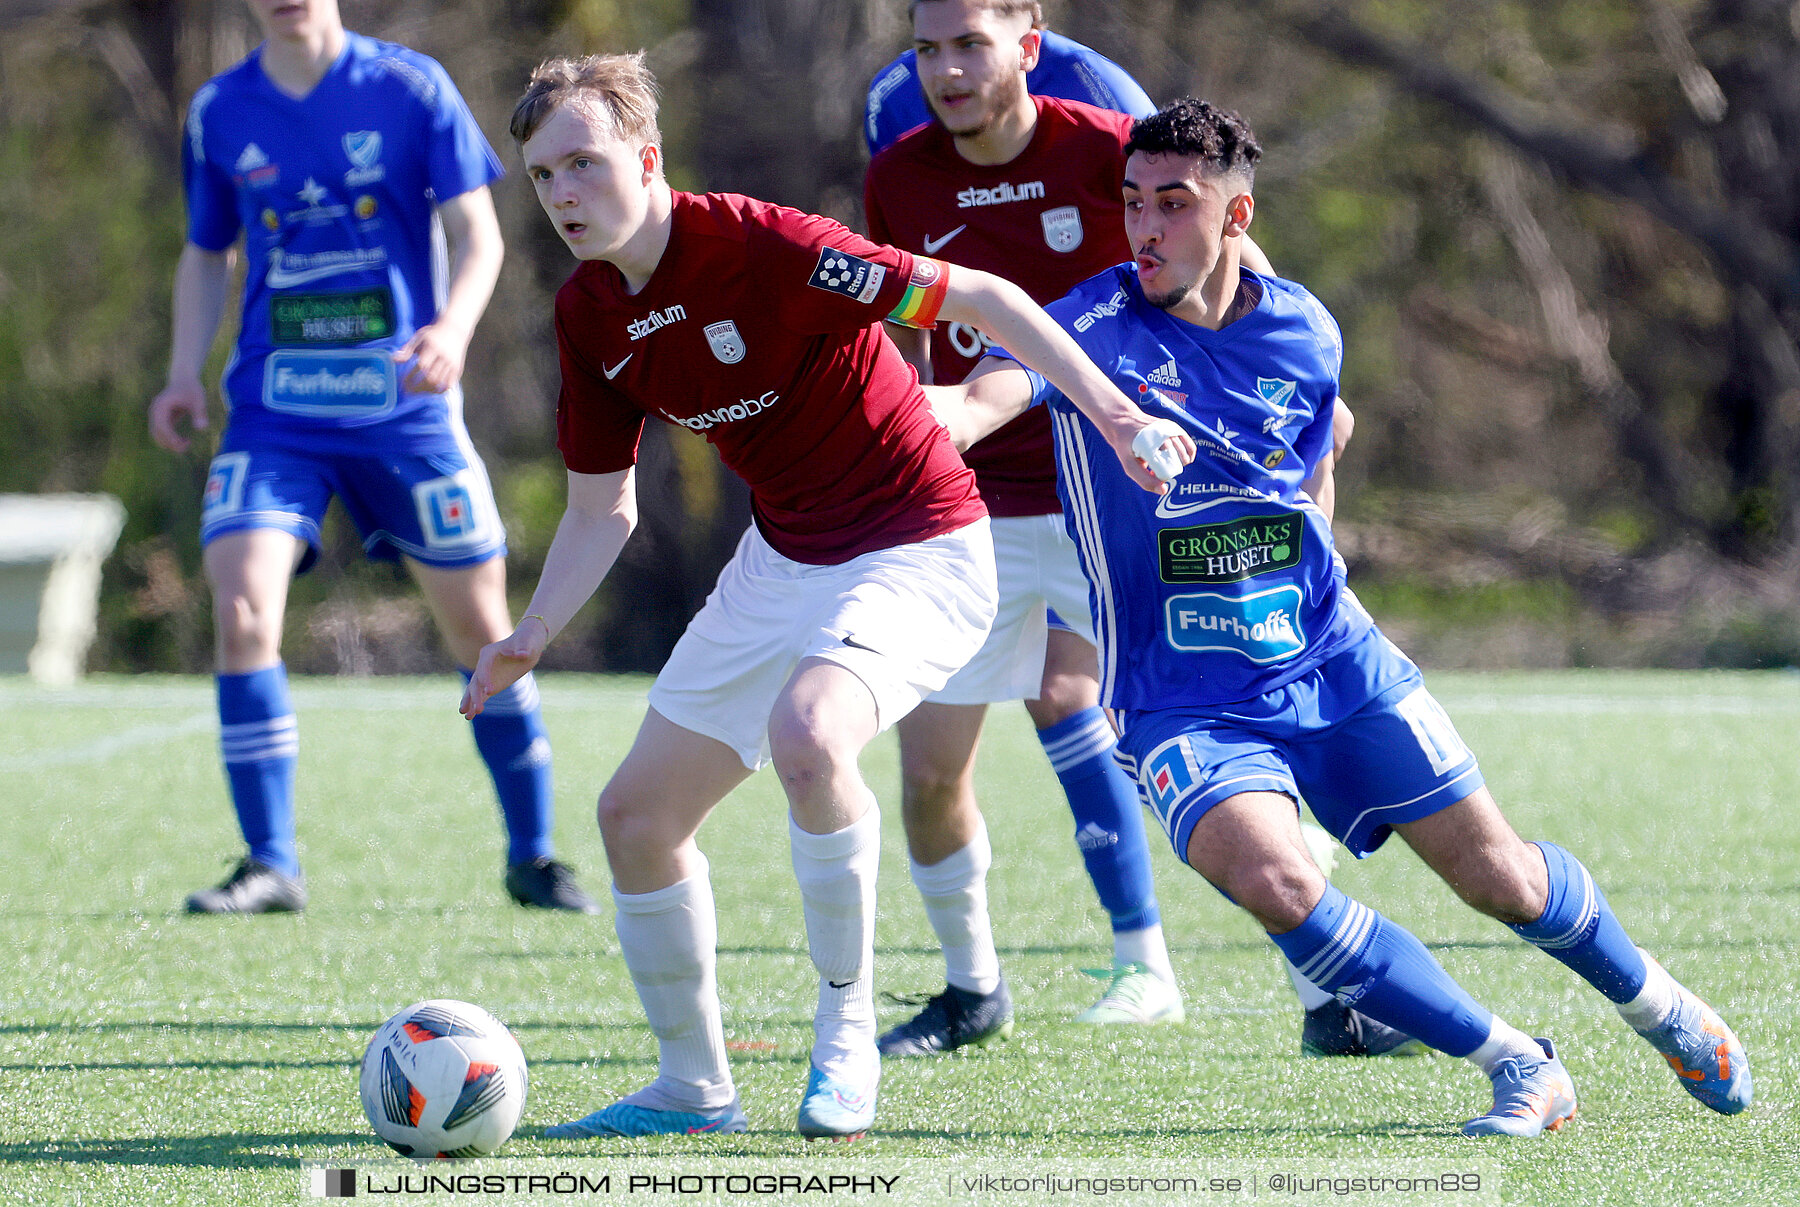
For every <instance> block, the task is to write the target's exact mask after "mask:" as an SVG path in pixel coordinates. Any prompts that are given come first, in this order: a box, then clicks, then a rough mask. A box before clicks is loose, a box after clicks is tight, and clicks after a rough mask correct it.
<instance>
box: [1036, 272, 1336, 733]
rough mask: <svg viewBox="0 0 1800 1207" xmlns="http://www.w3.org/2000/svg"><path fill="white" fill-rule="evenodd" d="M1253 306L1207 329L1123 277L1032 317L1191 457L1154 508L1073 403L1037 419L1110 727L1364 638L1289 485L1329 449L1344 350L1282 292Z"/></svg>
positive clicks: (1240, 696) (1314, 522) (1298, 671)
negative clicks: (1172, 427) (1083, 586)
mask: <svg viewBox="0 0 1800 1207" xmlns="http://www.w3.org/2000/svg"><path fill="white" fill-rule="evenodd" d="M1245 274H1246V276H1247V277H1250V278H1253V279H1254V280H1255V281H1256V282H1257V283H1258V284H1260V285H1261V287H1262V298H1261V300H1260V301H1259V302H1258V303H1257V306H1256V309H1255V310H1254V311H1253V312H1251V313H1250V314H1248V315H1246V316H1244V317H1243V318H1240V319H1238V320H1237V321H1236V322H1234V323H1232V324H1230V325H1229V326H1227V327H1226V328H1224V329H1223V330H1221V331H1212V330H1208V329H1207V328H1204V327H1199V326H1196V325H1194V324H1192V323H1188V322H1185V321H1183V320H1181V319H1178V318H1175V317H1174V316H1172V315H1170V314H1168V313H1166V312H1165V311H1162V310H1160V309H1158V308H1157V307H1155V306H1152V305H1150V304H1149V303H1148V302H1146V301H1145V300H1144V296H1143V293H1142V292H1141V291H1140V290H1139V288H1138V279H1137V272H1136V269H1135V268H1134V267H1133V266H1132V265H1130V264H1121V265H1118V266H1116V267H1114V268H1110V269H1108V270H1107V271H1106V272H1103V273H1101V274H1099V275H1098V276H1095V277H1091V278H1089V279H1088V280H1086V281H1084V282H1082V283H1081V284H1080V285H1078V286H1077V287H1076V288H1075V289H1074V290H1072V291H1070V293H1069V294H1068V295H1067V296H1066V297H1064V298H1062V299H1060V300H1059V301H1057V302H1054V303H1052V304H1051V305H1050V306H1049V307H1048V310H1049V312H1050V314H1051V315H1052V316H1053V317H1054V318H1056V320H1057V321H1058V322H1060V323H1061V324H1062V325H1063V326H1064V327H1065V328H1067V329H1068V330H1069V331H1070V333H1071V334H1073V335H1074V337H1075V339H1076V341H1077V342H1079V343H1080V344H1081V346H1082V348H1083V349H1084V350H1085V351H1086V352H1087V353H1088V355H1089V356H1090V357H1091V358H1092V359H1093V361H1094V363H1095V364H1096V365H1098V366H1100V368H1102V369H1103V370H1105V371H1107V373H1108V374H1109V375H1110V376H1111V377H1112V379H1113V381H1114V382H1115V383H1116V384H1117V385H1118V386H1119V388H1120V389H1121V390H1123V391H1124V392H1125V393H1126V395H1127V396H1129V397H1131V398H1134V399H1136V400H1137V402H1138V404H1139V405H1140V406H1141V407H1143V409H1144V410H1145V411H1147V412H1149V413H1150V414H1151V415H1154V416H1157V417H1159V418H1165V419H1171V420H1174V421H1175V422H1176V423H1178V424H1180V425H1181V427H1182V428H1183V429H1185V430H1186V431H1187V432H1188V434H1189V435H1191V436H1192V437H1193V438H1194V442H1195V443H1196V444H1197V445H1198V446H1199V452H1198V454H1197V455H1196V456H1195V458H1194V462H1193V464H1191V465H1189V466H1188V467H1187V468H1186V469H1184V470H1183V471H1182V473H1181V474H1180V475H1179V476H1178V477H1176V479H1175V481H1174V484H1173V489H1172V490H1171V491H1170V493H1168V494H1167V495H1164V496H1162V497H1160V498H1159V497H1158V496H1156V495H1153V494H1151V493H1149V492H1148V491H1146V490H1144V489H1142V488H1141V487H1139V486H1138V485H1137V484H1136V483H1134V482H1132V481H1131V480H1130V479H1129V478H1127V477H1126V475H1125V472H1124V470H1123V469H1122V468H1121V467H1120V465H1119V463H1118V459H1117V458H1116V457H1115V456H1114V455H1113V452H1112V449H1111V447H1110V446H1109V445H1108V444H1107V443H1106V441H1105V440H1104V439H1102V438H1101V436H1100V433H1099V432H1098V431H1097V430H1096V429H1095V428H1094V426H1093V425H1092V424H1090V423H1089V422H1088V421H1087V420H1086V419H1085V418H1083V417H1082V416H1081V414H1080V412H1079V411H1077V410H1076V409H1075V407H1074V405H1073V404H1072V403H1071V402H1069V400H1068V399H1067V398H1065V397H1064V396H1063V395H1062V394H1061V393H1060V392H1059V391H1057V390H1056V389H1055V388H1054V387H1053V386H1050V385H1049V384H1048V383H1046V382H1045V381H1044V380H1043V379H1042V378H1041V377H1037V376H1036V375H1035V374H1034V375H1033V378H1034V386H1035V387H1036V398H1037V401H1039V402H1041V403H1044V404H1046V405H1048V406H1049V407H1050V408H1051V420H1052V427H1053V429H1054V431H1055V437H1056V455H1057V493H1058V494H1059V495H1060V496H1061V497H1062V503H1063V516H1064V521H1065V523H1066V524H1067V525H1068V529H1069V535H1070V537H1071V538H1072V539H1073V540H1074V542H1075V545H1076V549H1077V552H1078V554H1079V556H1080V558H1081V564H1082V568H1083V570H1085V571H1086V573H1087V576H1088V582H1089V587H1090V592H1089V600H1090V603H1091V605H1092V608H1093V613H1094V626H1095V630H1094V631H1095V637H1096V645H1097V646H1098V647H1099V651H1100V684H1101V699H1102V701H1103V702H1104V703H1106V704H1107V705H1109V706H1110V707H1113V708H1117V709H1122V710H1125V711H1127V712H1132V711H1139V710H1145V709H1159V708H1175V707H1181V706H1184V705H1197V704H1198V705H1204V704H1218V703H1226V702H1229V701H1234V700H1245V699H1248V698H1250V697H1252V696H1257V695H1260V694H1262V693H1263V692H1266V691H1271V690H1273V689H1275V688H1278V687H1281V686H1283V685H1284V684H1287V683H1290V682H1292V681H1293V680H1295V679H1297V678H1299V677H1300V676H1301V675H1303V674H1305V673H1306V672H1307V671H1308V670H1310V669H1311V668H1313V667H1315V666H1317V665H1319V664H1320V663H1321V662H1323V661H1324V660H1325V659H1326V658H1328V657H1330V656H1331V655H1332V654H1334V653H1336V652H1338V651H1339V650H1341V649H1343V648H1344V647H1345V646H1346V645H1347V644H1349V643H1350V642H1351V641H1353V640H1354V639H1355V638H1357V637H1359V636H1360V635H1361V634H1362V633H1364V632H1365V631H1366V630H1367V629H1368V628H1369V626H1370V623H1371V622H1370V620H1369V617H1368V614H1367V613H1366V612H1364V611H1363V609H1362V607H1361V605H1360V604H1358V603H1357V602H1356V598H1355V596H1353V595H1352V594H1351V593H1350V591H1349V589H1348V588H1347V587H1346V586H1345V585H1344V563H1343V561H1342V559H1340V558H1339V557H1338V555H1337V550H1336V548H1335V546H1334V545H1333V543H1332V539H1331V526H1330V524H1329V523H1327V521H1326V519H1325V517H1324V515H1323V514H1322V513H1321V512H1320V511H1319V509H1318V508H1317V507H1316V506H1315V505H1314V504H1313V502H1312V500H1311V499H1310V498H1308V497H1307V496H1306V495H1305V493H1304V492H1302V491H1301V489H1300V484H1301V483H1302V482H1303V481H1305V479H1306V478H1307V476H1308V475H1309V474H1310V473H1311V472H1312V470H1313V469H1314V468H1315V467H1316V466H1317V465H1318V464H1319V461H1320V459H1321V458H1322V457H1324V456H1325V455H1326V454H1327V453H1328V452H1329V451H1330V449H1331V414H1332V410H1333V409H1334V407H1335V405H1336V401H1337V390H1338V374H1339V371H1340V369H1341V367H1342V362H1343V344H1342V340H1341V337H1340V335H1339V333H1338V327H1337V323H1336V321H1335V320H1333V319H1332V317H1331V315H1330V314H1329V313H1327V312H1326V310H1325V308H1324V307H1323V306H1321V305H1320V304H1319V302H1318V301H1317V299H1315V298H1314V297H1313V296H1312V295H1311V294H1310V293H1308V292H1307V291H1306V290H1305V289H1303V288H1302V287H1300V286H1299V285H1296V284H1294V283H1293V282H1291V281H1284V280H1280V279H1277V278H1272V277H1263V276H1258V275H1257V274H1255V273H1250V272H1249V271H1248V270H1245Z"/></svg>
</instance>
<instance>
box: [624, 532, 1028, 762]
mask: <svg viewBox="0 0 1800 1207" xmlns="http://www.w3.org/2000/svg"><path fill="white" fill-rule="evenodd" d="M988 524H989V521H988V520H986V519H982V520H978V521H976V522H975V523H973V524H970V525H968V526H966V527H964V528H959V529H958V530H956V531H955V532H949V533H945V534H944V535H942V536H935V537H932V538H930V539H929V540H924V541H919V542H916V543H914V544H909V545H896V546H894V547H893V548H891V549H877V550H874V551H873V552H870V553H865V554H863V555H862V556H860V557H856V558H852V559H851V560H850V561H847V562H845V563H843V564H842V565H838V566H814V565H809V564H807V563H805V562H796V561H792V560H790V559H788V558H785V557H783V556H782V555H781V554H779V553H777V552H775V550H774V549H772V548H770V546H769V543H768V542H767V541H766V540H764V539H763V537H762V534H761V533H760V532H758V531H757V530H756V527H755V525H752V526H751V527H750V529H749V530H748V531H747V532H745V533H744V536H743V539H742V540H740V541H739V542H738V547H737V552H736V553H734V554H733V555H732V558H731V561H730V562H728V563H727V564H726V566H725V569H724V570H722V571H720V572H719V581H718V583H717V585H716V586H714V587H713V590H712V594H711V595H709V596H707V599H706V605H705V606H704V607H702V608H701V609H700V611H699V613H698V614H697V615H695V617H694V619H693V620H691V621H690V622H688V627H687V631H686V632H685V633H683V634H682V636H681V640H680V641H678V642H676V643H675V649H674V650H673V651H672V652H671V653H670V654H669V660H668V662H666V663H664V664H663V669H662V673H661V674H660V675H658V676H657V677H656V682H655V683H654V684H652V685H651V687H650V706H651V707H652V708H654V709H656V711H657V712H659V713H661V714H662V715H663V716H665V717H667V718H668V719H669V720H671V721H673V722H674V723H675V724H677V725H679V726H681V727H682V728H684V729H689V730H692V731H693V732H695V733H698V734H704V735H705V736H707V737H709V738H714V739H717V740H718V741H721V742H723V743H725V744H726V745H727V746H729V747H731V748H732V749H733V750H734V751H736V752H737V755H738V757H739V758H740V759H742V760H743V763H744V766H746V767H748V768H750V769H751V770H752V771H755V770H756V769H757V768H759V767H762V766H763V765H764V764H766V763H767V762H768V761H769V714H770V712H772V711H773V709H774V707H775V701H776V699H777V697H779V696H780V694H781V689H782V688H783V687H784V686H786V684H787V681H788V679H789V678H790V677H791V676H792V675H793V673H794V668H795V666H797V665H798V664H799V662H800V660H801V659H803V658H823V659H825V660H826V661H829V662H834V663H836V664H837V665H839V666H841V667H843V668H844V669H845V670H847V671H849V672H850V673H851V674H853V675H855V676H856V677H857V678H858V679H860V680H862V682H863V683H864V684H865V685H867V687H868V689H869V692H870V694H871V695H873V696H874V698H875V715H876V720H877V722H878V723H879V725H880V726H881V728H882V729H886V728H888V727H889V726H890V725H892V724H894V722H896V721H898V720H899V719H900V718H901V717H903V716H905V715H906V714H907V713H909V712H911V711H912V710H913V709H914V708H916V707H917V706H918V704H919V702H920V701H921V700H923V699H925V697H926V696H928V695H930V694H931V693H932V692H934V691H936V690H938V689H939V688H941V687H942V686H944V683H945V682H946V681H947V680H948V679H949V678H950V676H951V675H952V674H954V673H955V672H956V670H957V668H959V667H961V666H962V664H963V663H964V662H966V661H968V659H969V657H970V656H971V655H972V654H974V653H975V651H976V650H978V649H980V648H981V643H982V641H983V640H984V639H985V638H986V637H987V633H988V628H989V627H990V626H991V625H992V624H993V620H994V609H995V605H996V600H997V599H998V595H999V591H998V588H997V586H996V585H995V581H994V550H993V541H992V538H991V537H990V536H989V529H988Z"/></svg>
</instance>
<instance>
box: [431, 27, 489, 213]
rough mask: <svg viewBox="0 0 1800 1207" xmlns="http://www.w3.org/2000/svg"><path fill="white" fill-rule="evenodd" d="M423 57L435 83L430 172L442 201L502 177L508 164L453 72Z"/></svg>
mask: <svg viewBox="0 0 1800 1207" xmlns="http://www.w3.org/2000/svg"><path fill="white" fill-rule="evenodd" d="M420 57H421V64H420V65H421V66H422V67H423V68H425V70H426V72H427V75H428V76H429V78H430V80H431V83H432V84H433V85H434V91H433V95H432V97H431V99H430V100H428V101H427V107H428V109H429V110H430V113H431V151H430V155H429V168H428V172H429V175H430V180H431V192H432V196H433V197H435V198H436V200H437V201H438V203H439V204H442V203H443V202H446V201H448V200H450V199H451V198H452V197H460V196H462V195H463V194H464V193H467V192H470V191H472V190H474V189H478V188H481V187H482V186H483V185H486V184H488V183H489V182H491V181H494V180H497V179H499V178H500V176H502V175H503V174H504V173H505V168H503V167H502V166H501V163H500V157H499V156H497V155H495V154H494V148H493V147H492V146H490V145H489V144H488V140H487V136H486V135H485V134H483V133H482V132H481V126H480V125H479V124H477V122H476V121H475V115H474V114H473V113H471V112H470V111H469V105H468V102H467V101H465V100H463V97H462V93H460V92H458V91H457V90H456V85H455V84H453V83H452V82H451V81H450V74H449V72H447V71H445V70H444V69H443V67H442V66H441V65H439V63H438V62H437V61H436V60H435V59H427V58H424V57H423V56H420Z"/></svg>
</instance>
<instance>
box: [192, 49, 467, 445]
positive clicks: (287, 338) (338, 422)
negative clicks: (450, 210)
mask: <svg viewBox="0 0 1800 1207" xmlns="http://www.w3.org/2000/svg"><path fill="white" fill-rule="evenodd" d="M261 59H262V51H261V49H260V48H258V49H257V50H256V51H253V52H252V53H251V54H250V56H249V57H248V58H246V59H245V60H244V61H243V62H241V63H239V64H238V65H237V66H236V67H233V68H232V69H231V70H229V71H227V72H225V73H224V74H222V75H219V76H216V77H214V78H213V79H212V80H210V81H209V82H208V83H207V84H206V85H205V86H204V87H202V88H201V89H200V91H199V92H197V93H195V94H194V99H193V101H192V102H191V103H190V105H189V107H188V118H187V127H186V131H185V137H184V138H183V139H182V167H183V181H184V185H185V189H186V194H187V206H188V239H189V241H190V242H192V243H194V244H195V245H197V246H199V247H202V248H206V249H208V250H212V251H223V250H224V249H226V248H228V247H230V246H231V245H232V244H233V243H234V242H236V241H237V239H238V237H239V234H240V233H241V234H242V236H243V239H244V254H245V259H246V276H245V282H244V303H243V313H242V321H241V326H240V328H239V331H238V337H237V346H236V349H235V351H234V353H233V356H232V359H231V363H230V364H229V365H228V366H227V368H226V371H225V379H224V382H223V389H224V393H225V397H226V400H227V403H228V405H229V406H230V408H231V421H230V426H231V438H232V439H233V440H235V441H236V442H238V443H239V444H242V443H244V442H245V441H247V440H248V441H256V440H263V439H270V438H272V439H275V440H277V441H289V442H292V441H296V440H297V441H303V442H304V443H305V444H306V446H307V447H309V448H312V449H315V450H317V451H320V452H331V451H346V452H347V451H359V452H365V453H366V452H368V451H370V450H371V445H372V442H381V443H384V444H385V443H388V442H392V444H393V446H395V447H405V448H407V449H410V450H412V451H414V452H418V453H430V452H437V451H448V450H451V449H454V448H455V447H457V442H458V439H459V433H460V431H461V417H460V414H458V413H456V412H457V410H458V408H459V406H460V395H459V394H458V392H456V391H451V392H450V394H449V395H441V394H417V393H412V392H409V391H407V390H406V389H405V388H404V386H403V385H402V384H401V379H402V378H403V376H404V373H405V368H406V366H404V365H396V364H395V363H394V361H393V359H392V357H391V356H390V355H389V354H390V352H391V351H392V350H393V349H395V348H398V347H400V346H401V345H403V344H404V343H405V342H406V341H407V340H408V339H409V338H411V336H412V334H413V332H414V331H416V330H417V329H418V328H420V327H422V326H425V325H427V324H429V323H430V322H431V321H432V320H433V319H434V318H435V316H436V315H437V312H438V308H439V307H440V306H441V305H442V303H443V292H444V289H445V287H446V284H447V268H448V265H447V258H446V255H445V245H444V239H443V233H442V228H441V226H440V225H439V224H438V223H437V221H436V219H435V217H434V213H433V210H434V207H435V206H436V205H437V204H438V203H439V202H441V201H447V200H449V199H451V198H453V197H458V196H461V195H462V194H464V193H466V192H469V191H470V190H472V189H477V188H480V187H482V186H484V185H486V184H488V183H489V182H490V181H492V180H493V179H495V178H496V177H498V176H499V175H500V172H501V168H500V161H499V160H498V159H497V158H496V157H495V155H494V152H493V149H492V148H491V147H490V146H489V145H488V142H487V139H486V138H485V137H484V136H483V135H482V133H481V128H480V127H479V126H478V125H477V124H476V122H475V119H474V116H473V115H472V114H471V113H470V112H469V108H468V105H467V104H466V103H465V102H464V101H463V98H462V95H461V94H460V93H458V92H457V90H456V86H455V85H454V84H452V83H451V82H450V77H449V75H448V74H447V73H446V72H445V71H444V69H443V68H442V67H441V66H439V65H438V64H437V62H436V61H434V60H432V59H430V58H427V57H426V56H424V55H422V54H418V53H417V52H415V51H412V50H408V49H407V48H406V47H404V46H396V45H394V44H392V43H388V42H378V41H376V40H374V39H372V38H367V37H363V36H362V35H360V34H355V33H352V34H350V35H349V37H348V43H347V45H346V46H345V48H344V52H343V54H342V55H340V56H339V57H338V59H337V61H336V62H335V63H333V64H332V66H331V68H330V69H329V70H328V71H327V72H326V73H325V77H324V78H323V79H321V80H320V81H319V83H318V85H317V86H316V87H315V88H314V89H313V90H312V91H311V92H310V93H308V94H307V95H306V96H305V97H303V98H301V99H298V100H296V99H295V98H293V97H290V96H288V95H287V94H286V93H284V92H282V91H280V90H279V89H277V88H276V87H275V85H274V84H273V83H272V82H271V81H270V80H269V78H268V76H267V75H266V74H264V72H263V69H262V62H261Z"/></svg>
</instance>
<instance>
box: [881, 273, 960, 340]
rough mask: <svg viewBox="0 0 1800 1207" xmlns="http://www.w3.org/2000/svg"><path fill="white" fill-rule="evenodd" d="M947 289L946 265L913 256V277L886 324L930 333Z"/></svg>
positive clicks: (942, 306)
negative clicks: (894, 324) (914, 328)
mask: <svg viewBox="0 0 1800 1207" xmlns="http://www.w3.org/2000/svg"><path fill="white" fill-rule="evenodd" d="M949 287H950V266H949V265H948V264H945V263H944V262H943V261H942V260H933V259H930V258H929V257H926V256H914V257H913V270H912V277H911V279H909V280H908V281H907V282H906V292H905V293H904V294H902V295H900V302H899V304H898V305H897V306H895V307H894V309H893V311H892V312H891V313H890V314H889V315H888V316H887V317H888V322H890V323H899V324H900V325H901V326H902V327H918V328H921V329H923V330H927V331H929V330H930V329H931V328H932V327H934V326H936V325H937V318H938V311H940V310H942V309H943V308H944V294H945V292H946V291H947V290H948V289H949Z"/></svg>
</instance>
